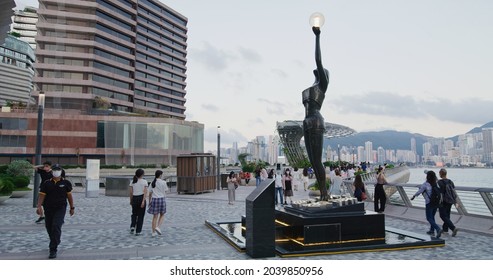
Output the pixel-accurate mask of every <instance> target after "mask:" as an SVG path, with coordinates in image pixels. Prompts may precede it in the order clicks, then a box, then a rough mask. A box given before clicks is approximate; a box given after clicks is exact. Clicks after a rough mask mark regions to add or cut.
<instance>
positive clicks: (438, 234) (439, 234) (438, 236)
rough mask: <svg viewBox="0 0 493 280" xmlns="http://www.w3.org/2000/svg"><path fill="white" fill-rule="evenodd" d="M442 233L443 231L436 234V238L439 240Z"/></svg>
mask: <svg viewBox="0 0 493 280" xmlns="http://www.w3.org/2000/svg"><path fill="white" fill-rule="evenodd" d="M442 232H443V230H439V231H438V232H437V238H440V236H442Z"/></svg>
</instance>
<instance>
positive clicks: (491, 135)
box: [482, 127, 493, 163]
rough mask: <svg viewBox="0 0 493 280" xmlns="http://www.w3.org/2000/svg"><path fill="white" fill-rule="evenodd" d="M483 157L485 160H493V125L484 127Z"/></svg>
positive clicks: (488, 161) (489, 161)
mask: <svg viewBox="0 0 493 280" xmlns="http://www.w3.org/2000/svg"><path fill="white" fill-rule="evenodd" d="M482 132H483V155H484V156H483V159H484V162H487V163H491V162H493V127H489V128H483V130H482Z"/></svg>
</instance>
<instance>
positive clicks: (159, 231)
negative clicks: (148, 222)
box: [154, 228, 162, 235]
mask: <svg viewBox="0 0 493 280" xmlns="http://www.w3.org/2000/svg"><path fill="white" fill-rule="evenodd" d="M154 230H155V231H156V232H157V234H159V235H161V234H162V233H161V229H160V228H155V229H154Z"/></svg>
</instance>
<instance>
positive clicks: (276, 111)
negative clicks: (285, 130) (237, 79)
mask: <svg viewBox="0 0 493 280" xmlns="http://www.w3.org/2000/svg"><path fill="white" fill-rule="evenodd" d="M257 102H258V103H257V104H265V106H266V108H267V109H266V111H267V114H270V115H274V116H276V117H280V116H283V115H285V112H284V108H285V107H286V104H284V103H281V102H279V101H273V100H269V99H265V98H258V99H257Z"/></svg>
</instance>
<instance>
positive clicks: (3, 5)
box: [0, 0, 15, 45]
mask: <svg viewBox="0 0 493 280" xmlns="http://www.w3.org/2000/svg"><path fill="white" fill-rule="evenodd" d="M14 7H15V1H14V0H2V1H0V45H2V44H3V43H4V42H5V37H6V36H7V32H8V31H9V30H10V24H11V23H12V19H11V17H12V15H13V14H14V11H13V10H12V8H14Z"/></svg>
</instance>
